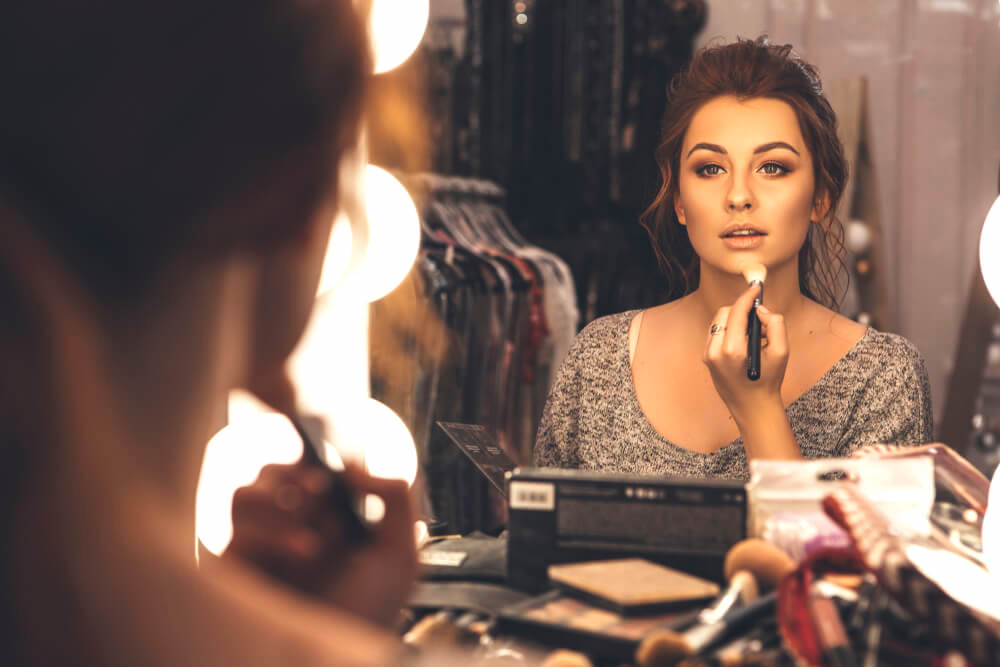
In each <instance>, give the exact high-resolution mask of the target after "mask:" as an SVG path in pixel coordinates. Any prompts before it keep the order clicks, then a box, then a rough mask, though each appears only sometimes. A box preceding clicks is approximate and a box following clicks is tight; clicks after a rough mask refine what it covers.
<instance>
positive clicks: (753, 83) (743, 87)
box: [641, 36, 847, 308]
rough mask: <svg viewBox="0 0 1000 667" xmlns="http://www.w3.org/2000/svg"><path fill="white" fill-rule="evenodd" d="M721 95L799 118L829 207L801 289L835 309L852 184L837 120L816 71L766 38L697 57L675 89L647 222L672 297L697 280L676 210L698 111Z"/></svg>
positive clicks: (816, 231)
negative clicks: (779, 105) (758, 100)
mask: <svg viewBox="0 0 1000 667" xmlns="http://www.w3.org/2000/svg"><path fill="white" fill-rule="evenodd" d="M722 95H732V96H735V97H737V98H739V99H750V98H754V97H766V98H772V99H777V100H781V101H783V102H786V103H787V104H788V105H789V106H791V107H792V109H793V110H794V111H795V114H796V116H797V117H798V120H799V127H800V129H801V131H802V136H803V138H804V140H805V142H806V146H808V148H809V152H810V153H811V154H812V157H813V165H814V172H815V181H816V197H817V199H819V198H820V197H822V196H823V195H826V196H827V197H828V198H829V203H830V208H829V210H828V211H827V213H826V215H825V216H824V218H823V220H821V221H820V222H819V223H818V224H812V225H810V227H809V232H808V233H807V235H806V241H805V243H804V244H803V245H802V249H801V250H800V251H799V262H798V264H799V289H800V290H801V291H802V293H803V294H805V295H806V296H807V297H809V298H811V299H813V300H815V301H818V302H820V303H822V304H824V305H826V306H829V307H831V308H836V307H837V306H838V305H839V302H840V299H841V296H842V292H841V293H840V294H838V286H839V283H840V281H841V276H842V275H844V274H845V273H846V266H845V264H844V229H843V225H842V224H841V223H840V221H839V220H838V218H837V216H836V211H837V205H838V203H839V202H840V197H841V195H842V194H843V192H844V186H845V185H846V183H847V161H846V159H845V158H844V151H843V146H842V145H841V143H840V140H839V139H838V137H837V117H836V115H835V114H834V112H833V108H832V107H831V106H830V103H829V102H828V101H827V99H826V97H824V95H823V87H822V84H821V83H820V80H819V75H818V74H817V73H816V70H815V68H813V67H812V66H811V65H809V64H808V63H806V62H804V61H803V60H801V59H800V58H798V57H797V56H795V55H794V54H793V52H792V46H791V45H790V44H785V45H781V46H779V45H775V44H771V43H770V42H768V40H767V37H764V36H762V37H758V38H757V39H756V40H748V39H737V41H736V42H733V43H731V44H725V45H722V46H711V47H706V48H705V49H702V50H700V51H698V52H697V53H695V55H694V58H693V59H692V61H691V63H690V64H689V65H688V67H687V68H685V69H684V70H683V71H682V72H680V73H678V74H677V76H675V77H674V79H673V81H672V82H671V84H670V89H669V91H668V99H667V110H666V112H665V114H664V117H663V133H662V140H661V143H660V145H659V147H658V148H657V150H656V162H657V164H658V166H659V168H660V174H661V177H662V184H661V186H660V189H659V192H657V194H656V198H655V199H654V200H653V203H652V204H650V206H649V208H647V209H646V211H645V212H644V213H643V214H642V217H641V222H642V225H643V227H645V229H646V232H647V233H648V234H649V238H650V240H651V242H652V244H653V252H655V253H656V257H657V260H658V261H659V263H660V266H661V267H662V268H663V270H664V272H665V273H666V276H667V282H668V291H669V294H670V297H671V298H677V297H679V296H683V295H684V294H688V293H690V292H692V291H693V290H694V289H696V288H697V286H698V278H699V263H698V256H697V254H696V253H695V251H694V248H693V247H692V246H691V242H690V240H689V239H688V235H687V230H686V229H685V228H684V227H683V225H681V224H680V222H679V221H678V220H677V215H676V213H675V211H674V206H673V202H674V197H675V195H676V194H677V192H678V190H677V188H678V185H677V178H676V174H677V173H678V169H679V166H680V154H681V147H682V145H683V142H684V135H685V133H686V132H687V129H688V126H689V125H690V123H691V119H692V117H693V116H694V114H695V113H696V112H697V111H698V109H700V108H701V107H702V106H703V105H704V104H705V103H707V102H709V101H711V100H712V99H714V98H716V97H719V96H722Z"/></svg>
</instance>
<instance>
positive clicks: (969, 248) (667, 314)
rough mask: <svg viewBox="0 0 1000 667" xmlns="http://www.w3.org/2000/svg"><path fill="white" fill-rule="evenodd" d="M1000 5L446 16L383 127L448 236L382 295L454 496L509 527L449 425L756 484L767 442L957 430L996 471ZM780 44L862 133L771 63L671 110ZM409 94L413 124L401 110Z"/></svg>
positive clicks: (676, 6)
mask: <svg viewBox="0 0 1000 667" xmlns="http://www.w3.org/2000/svg"><path fill="white" fill-rule="evenodd" d="M998 11H1000V9H998V7H997V6H996V5H995V3H992V2H957V3H942V2H930V3H919V4H918V5H904V4H889V5H885V4H879V5H878V6H873V5H871V3H827V2H817V3H775V2H766V1H762V2H747V3H739V5H738V6H735V7H733V6H728V5H727V6H726V7H725V8H720V7H717V6H716V5H715V4H714V3H711V2H707V3H706V2H681V3H630V2H607V3H583V2H566V3H545V2H537V1H528V0H525V1H521V2H498V3H492V2H475V1H469V2H460V1H458V0H451V1H447V0H432V2H431V3H430V19H429V23H428V29H427V33H426V35H425V38H424V41H423V43H422V45H421V47H420V48H419V49H418V51H417V53H416V54H415V56H414V57H413V58H412V59H411V61H409V62H407V63H406V64H405V65H404V66H403V67H402V68H400V70H399V71H397V72H395V73H391V74H389V75H386V76H384V77H383V78H382V80H380V81H377V82H376V91H375V96H376V100H377V103H376V104H375V105H374V106H375V107H376V112H375V116H376V120H375V122H373V124H372V126H371V155H372V159H373V161H375V162H376V163H380V164H384V165H386V166H388V167H390V168H393V169H395V170H396V173H399V174H401V178H402V179H403V180H404V181H405V184H406V186H407V188H408V189H409V190H410V192H411V194H413V195H414V197H415V198H416V199H417V201H418V207H419V208H420V211H421V225H422V241H421V251H420V255H419V258H418V260H417V263H416V265H415V267H414V270H413V271H412V272H411V274H410V275H409V276H408V278H407V280H406V282H404V285H403V286H402V287H400V288H399V289H398V290H397V291H396V292H394V293H392V294H390V295H389V296H388V297H387V298H386V299H383V300H382V301H379V302H377V303H375V304H374V305H373V307H372V313H371V314H372V317H371V329H370V336H371V364H372V366H371V372H372V390H373V395H374V396H375V397H377V398H379V399H380V400H384V401H385V402H386V403H387V404H388V405H390V406H392V407H394V408H395V409H397V410H398V411H399V413H400V414H401V415H403V416H404V421H406V422H407V424H408V425H409V426H410V427H411V429H412V430H413V432H414V438H415V442H416V443H417V447H418V450H419V452H420V458H421V462H422V467H423V470H424V472H425V473H426V475H427V482H428V484H427V496H428V499H429V507H430V508H431V509H432V510H433V511H434V512H435V513H439V514H441V515H443V516H444V517H447V518H448V519H450V520H451V521H452V522H455V521H458V522H459V523H462V522H466V523H464V524H463V525H466V526H472V525H475V526H488V525H490V524H491V523H492V525H493V527H499V526H500V525H502V522H503V516H502V514H503V512H502V509H501V508H502V505H503V503H502V502H500V500H499V499H498V498H496V497H495V494H492V495H491V492H490V491H488V485H486V483H485V482H484V481H483V480H482V479H480V477H479V476H478V474H477V473H475V470H474V469H473V468H472V467H471V464H469V463H468V462H467V461H466V460H465V458H464V456H462V455H461V454H460V453H458V452H457V451H456V449H455V448H454V446H453V445H452V443H450V442H449V441H448V439H447V438H443V437H440V435H441V434H436V433H435V429H434V426H433V425H434V423H435V422H437V421H446V422H461V423H467V424H480V425H483V426H485V427H486V428H487V429H489V430H490V431H492V432H493V433H495V435H496V438H497V441H498V443H499V444H500V446H501V447H502V448H503V449H504V451H505V452H506V453H507V454H508V455H509V456H510V457H511V458H512V459H513V460H514V461H515V462H517V463H520V464H531V463H544V464H546V465H557V466H566V467H578V468H584V469H591V470H621V471H642V472H651V473H665V472H679V473H685V474H694V475H700V476H716V475H718V476H733V477H736V478H739V477H744V476H745V475H746V467H745V466H746V456H747V455H748V454H749V455H750V456H751V457H753V456H754V453H753V451H754V445H753V443H752V442H748V441H747V432H752V431H754V430H758V431H760V432H763V433H764V434H765V436H764V438H763V439H764V441H765V442H764V443H762V445H761V447H762V449H761V450H759V451H760V452H761V456H770V455H778V454H779V453H782V452H783V455H804V456H806V457H813V456H820V455H830V454H834V455H847V454H849V453H850V452H851V451H852V450H853V449H854V448H856V447H858V446H861V445H862V444H868V443H869V442H875V441H879V442H900V443H909V444H917V443H921V442H930V441H935V440H944V441H946V442H948V443H949V444H951V445H952V446H954V447H955V448H956V449H957V450H959V451H961V452H963V453H964V455H966V456H967V457H968V458H969V459H970V460H971V461H973V462H974V463H976V464H977V465H979V466H980V467H981V468H982V469H983V470H985V471H987V472H992V469H993V467H995V465H996V462H997V460H998V459H997V456H996V454H995V451H994V448H995V446H996V445H995V443H996V442H997V440H996V437H995V436H994V435H993V432H994V428H995V422H996V420H997V419H998V418H1000V410H996V409H995V408H994V403H995V402H996V401H995V400H994V399H993V395H994V393H995V391H994V390H993V388H992V383H991V371H990V368H992V366H991V363H992V362H991V361H990V360H991V359H992V358H993V357H996V356H997V354H996V353H995V352H993V344H992V343H991V341H992V340H993V337H994V335H995V332H994V324H995V319H996V317H995V316H996V310H995V306H994V305H993V304H992V302H991V301H990V300H989V299H988V298H986V299H984V298H982V297H981V296H979V297H977V293H978V292H977V287H978V282H979V280H980V279H979V271H978V265H977V257H978V242H979V232H980V229H981V227H982V224H983V220H984V217H985V215H986V212H987V210H988V209H989V207H990V204H991V203H992V202H993V200H994V198H995V197H996V195H997V187H998V183H997V178H998V176H997V173H998V163H1000V130H998V129H997V127H996V124H995V123H994V122H992V119H993V118H994V117H995V113H994V110H995V109H996V108H997V105H998V103H1000V84H998V83H997V82H998V81H1000V77H998V74H1000V72H998V69H1000V66H998V62H1000V58H998V50H1000V40H998V39H997V31H998V25H997V24H998ZM759 36H766V38H767V43H768V44H770V45H771V47H768V48H767V49H765V48H763V47H758V53H761V54H764V53H768V52H775V49H776V48H777V47H780V46H782V45H785V44H788V45H790V48H791V51H790V52H789V53H788V54H787V56H785V57H786V58H787V62H788V63H790V64H789V67H792V68H797V69H801V68H805V70H804V71H805V72H808V71H810V70H809V69H808V68H810V67H812V68H814V69H815V72H816V73H817V76H818V85H820V86H821V87H822V91H823V99H824V100H825V101H826V102H828V104H829V108H830V109H831V110H832V111H833V114H834V115H835V118H836V120H835V121H833V120H830V121H827V124H826V125H825V126H823V125H822V123H821V122H819V121H815V120H814V121H812V125H810V118H814V117H815V113H813V114H812V115H810V113H808V112H807V111H806V110H805V109H806V108H808V106H809V104H810V102H809V101H807V100H806V99H805V98H806V96H805V95H798V96H796V95H795V94H794V93H787V94H786V93H780V94H779V93H777V92H775V90H774V89H770V90H769V89H767V88H766V86H767V85H768V83H767V76H765V73H766V72H767V71H768V70H767V66H764V65H761V66H760V67H761V69H759V70H756V71H753V72H752V73H751V74H750V76H749V80H748V81H747V83H746V86H745V87H744V88H740V83H739V81H738V76H737V74H738V73H737V72H735V71H734V70H733V67H732V66H730V67H729V68H728V69H727V67H726V66H725V65H724V64H721V63H719V62H714V63H712V64H711V66H709V65H706V66H705V70H704V75H705V77H707V78H709V79H710V78H711V75H712V74H714V75H716V78H718V79H720V81H718V82H715V81H712V82H709V81H701V82H699V81H694V80H690V81H689V82H688V84H687V87H681V88H680V89H675V93H674V94H675V96H676V97H674V98H671V97H669V96H668V94H667V91H668V87H669V85H670V82H671V81H672V80H674V77H675V76H676V75H677V74H678V73H679V72H681V71H683V70H684V69H685V68H687V67H688V66H689V65H690V63H691V59H692V56H693V55H694V54H695V53H700V52H702V50H703V49H705V48H706V47H709V48H711V47H722V46H724V45H726V44H731V43H733V42H734V41H735V40H737V39H738V38H740V37H742V38H744V39H746V40H750V41H748V42H746V44H747V46H746V47H745V48H748V49H749V48H750V47H749V44H752V43H754V42H753V41H752V40H755V39H756V38H757V37H759ZM757 43H758V44H762V43H763V42H757ZM723 52H724V49H717V50H716V51H715V52H714V53H716V54H717V57H721V54H722V53H723ZM710 53H711V52H710ZM743 55H747V54H746V53H744V54H743ZM800 64H801V66H800ZM772 65H773V67H774V68H775V71H776V72H777V71H778V70H780V67H779V66H778V65H777V64H772ZM713 68H714V69H713ZM774 76H778V75H777V74H774ZM802 76H803V78H802V79H801V80H800V81H799V82H798V84H797V85H798V86H799V88H800V89H802V90H805V87H806V86H807V84H808V83H809V79H808V76H807V75H806V74H803V75H802ZM676 85H677V84H676V83H675V86H676ZM713 85H714V86H715V88H712V86H713ZM774 85H781V84H774ZM784 85H786V86H790V85H792V84H790V83H789V82H784ZM699 86H700V87H699ZM685 95H687V96H688V97H690V98H691V99H690V105H691V107H692V110H691V112H688V113H687V115H686V116H685V112H683V111H681V110H678V109H677V106H678V105H679V104H681V103H683V100H684V98H685ZM782 95H785V96H784V97H782ZM756 98H760V99H756ZM776 98H777V99H778V100H779V101H776ZM671 99H674V100H675V101H674V105H673V107H672V106H671V104H670V103H669V100H671ZM400 100H409V105H408V106H407V109H408V111H407V112H406V114H407V118H408V119H409V122H405V123H404V122H400V118H401V114H402V113H403V112H402V111H401V110H400V108H401V107H400V105H393V104H389V103H386V104H380V103H378V102H390V101H400ZM677 100H680V101H679V102H678V101H677ZM709 102H710V103H711V104H708V103H709ZM379 108H382V109H383V110H382V111H378V109H379ZM393 108H394V110H390V109H393ZM814 108H815V103H814ZM671 114H673V115H671ZM404 126H405V127H406V128H407V129H405V130H403V129H401V127H404ZM414 128H420V130H415V129H414ZM421 130H422V131H421ZM671 132H673V134H674V135H676V136H674V137H673V138H674V139H675V140H676V141H674V143H673V144H671V143H670V138H671V137H670V133H671ZM824 132H826V134H825V135H824V134H823V133H824ZM695 135H697V138H695ZM834 136H835V137H836V140H834V139H833V137H834ZM674 144H676V145H674ZM779 144H784V146H782V145H779ZM838 144H839V145H838ZM762 147H765V148H767V149H768V150H766V151H765V150H761V151H758V150H757V149H760V148H762ZM692 149H695V150H692ZM831 151H834V152H839V154H840V156H841V159H842V160H843V167H844V168H843V169H842V171H838V168H836V167H832V166H831V158H830V156H829V153H830V152H831ZM834 162H835V160H834ZM797 179H799V180H797ZM831 195H833V196H832V197H831ZM793 200H794V201H793ZM727 207H729V208H727ZM737 210H739V211H740V214H739V215H736V214H735V213H734V211H737ZM689 217H690V218H691V219H690V221H689V220H688V219H687V218H689ZM713 225H714V227H712V226H713ZM731 225H736V228H734V229H726V227H727V226H731ZM741 225H743V228H740V226H741ZM788 225H791V226H790V227H789V226H788ZM796 225H797V226H796ZM715 227H719V228H720V229H715ZM779 239H780V243H776V242H778V241H779ZM782 244H786V245H787V247H785V245H782ZM778 245H782V247H783V248H784V249H783V250H782V251H778V250H777V246H778ZM772 248H773V249H774V250H773V252H774V253H775V255H774V256H772V255H771V254H769V253H771V252H772ZM782 253H784V254H782ZM779 256H780V257H782V258H784V259H776V258H777V257H779ZM793 257H794V258H795V261H792V258H793ZM757 262H760V263H762V264H764V266H765V268H766V269H767V277H766V278H765V280H764V285H765V289H764V290H763V292H764V295H765V296H764V298H763V305H764V307H765V309H767V311H768V313H769V314H768V315H765V316H764V318H763V319H762V324H761V326H762V332H763V336H762V347H763V351H762V353H761V354H762V364H763V376H762V378H761V380H759V381H756V382H754V381H749V380H745V379H742V380H741V377H740V375H741V372H742V370H743V368H742V367H741V364H744V363H745V361H744V360H743V359H744V358H745V356H746V353H742V354H736V353H735V352H734V350H735V348H737V347H740V346H741V345H745V342H744V341H745V340H746V336H743V334H742V333H741V334H740V336H733V335H730V334H731V333H732V332H731V331H730V328H728V327H726V325H727V324H728V323H730V320H729V317H728V315H725V314H720V309H723V308H730V309H732V307H733V306H734V305H735V304H737V303H738V302H739V303H740V304H741V307H742V305H743V304H742V301H740V300H741V299H743V300H746V299H749V300H750V301H749V302H752V300H753V297H752V296H747V294H748V293H747V290H746V286H747V281H746V280H745V278H743V277H742V275H741V274H742V272H743V270H744V269H745V268H746V265H748V264H754V263H757ZM810 262H811V263H810ZM709 295H710V298H709ZM800 299H804V300H802V301H801V302H800V301H799V300H800ZM749 302H748V303H749ZM800 303H801V304H805V306H804V307H803V308H802V309H800V308H799V307H798V305H799V304H800ZM773 315H781V319H782V320H784V325H785V333H784V335H783V336H781V337H779V339H775V336H774V334H773V329H772V328H771V327H769V326H768V324H767V322H766V321H764V320H766V319H767V317H771V316H773ZM716 319H718V321H716ZM732 325H733V328H734V329H740V331H741V332H742V331H744V330H745V329H746V323H745V321H744V320H743V319H740V318H738V317H737V318H735V320H734V321H733V322H732ZM713 326H714V329H719V330H721V329H725V330H724V331H721V333H719V334H718V335H715V336H713V335H712V334H710V333H709V331H710V330H714V329H713ZM581 331H582V332H584V333H583V334H580V332H581ZM769 332H770V334H771V335H768V334H769ZM973 332H975V333H973ZM578 334H579V337H578ZM741 337H742V338H741ZM730 338H732V340H730ZM737 339H740V340H739V341H738V340H737ZM782 339H783V340H782ZM574 343H575V344H576V348H574V347H573V346H574ZM571 349H575V352H571ZM723 350H729V351H730V352H733V354H734V355H735V356H732V358H731V359H729V360H728V361H727V360H726V359H725V358H724V354H723V353H722V352H721V351H723ZM737 356H739V357H741V358H740V359H736V357H737ZM706 359H708V360H709V361H708V363H706ZM712 359H715V361H712ZM727 364H728V365H727ZM782 364H784V369H783V375H782V378H781V379H780V380H778V379H776V378H775V376H774V375H773V374H771V375H769V371H775V370H777V369H778V367H780V366H781V365H782ZM851 366H856V371H857V372H856V373H854V372H853V371H852V372H848V371H847V368H848V367H851ZM560 369H562V371H560ZM560 373H561V377H562V379H561V380H560ZM847 375H850V378H849V379H848V378H847V377H846V376H847ZM584 378H585V379H584ZM900 378H905V381H902V382H900V381H897V380H899V379H900ZM739 380H741V382H739ZM769 383H772V384H771V386H772V389H771V391H770V394H768V390H767V389H766V387H768V386H769ZM775 383H776V384H775ZM775 386H777V389H775V388H774V387H775ZM835 388H836V389H835ZM866 392H871V393H866ZM762 395H768V396H769V398H766V399H764V398H761V396H762ZM847 395H850V398H847ZM852 401H853V402H852ZM547 403H548V408H546V404H547ZM779 403H780V408H778V407H775V406H776V405H777V404H779ZM751 406H753V407H751ZM763 406H771V407H763ZM859 406H865V408H866V409H869V410H871V412H870V413H867V412H866V415H867V416H866V418H865V419H860V418H859V416H858V415H859V413H858V410H859ZM878 406H881V407H878ZM741 411H742V412H741ZM786 412H787V414H784V413H786ZM994 412H996V413H997V414H996V415H994ZM765 413H769V414H771V415H772V417H773V419H770V420H769V418H765V417H764V416H763V415H764V414H765ZM782 422H784V423H782ZM861 422H864V423H866V424H868V426H867V428H869V429H872V430H865V429H859V427H858V424H859V423H861ZM806 423H809V424H811V428H813V429H815V432H816V433H817V434H818V433H822V434H824V437H818V436H817V435H813V436H809V435H807V434H806V433H805V431H807V430H809V429H807V428H806V427H805V426H804V424H806ZM775 424H777V427H776V426H775ZM540 426H541V430H539V427H540ZM775 433H778V434H779V435H780V437H778V436H775ZM750 437H751V440H752V436H750ZM782 443H784V444H782ZM793 443H794V445H793ZM793 446H794V447H795V448H793ZM783 448H786V449H787V451H785V450H784V449H783Z"/></svg>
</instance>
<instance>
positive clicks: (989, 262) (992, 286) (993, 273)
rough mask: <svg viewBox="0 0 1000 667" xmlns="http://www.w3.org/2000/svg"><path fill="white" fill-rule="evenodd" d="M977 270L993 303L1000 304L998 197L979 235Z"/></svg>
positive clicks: (999, 201) (999, 211)
mask: <svg viewBox="0 0 1000 667" xmlns="http://www.w3.org/2000/svg"><path fill="white" fill-rule="evenodd" d="M979 268H980V270H982V272H983V281H984V282H985V283H986V289H987V290H989V293H990V296H991V297H992V298H993V301H995V302H996V303H998V304H1000V197H997V198H996V201H994V202H993V206H991V207H990V210H989V213H987V214H986V222H984V223H983V231H982V233H981V234H980V235H979Z"/></svg>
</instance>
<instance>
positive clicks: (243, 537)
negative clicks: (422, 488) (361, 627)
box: [223, 463, 417, 627]
mask: <svg viewBox="0 0 1000 667" xmlns="http://www.w3.org/2000/svg"><path fill="white" fill-rule="evenodd" d="M343 475H344V480H345V481H346V482H347V484H348V485H349V487H350V489H351V491H352V492H353V493H356V494H358V495H359V497H364V496H365V495H367V494H373V495H376V496H378V497H380V498H381V499H382V501H383V503H384V504H385V516H384V517H383V518H382V520H381V521H380V522H379V523H378V524H376V525H374V526H372V533H371V538H370V539H369V540H368V541H366V542H365V543H363V544H349V543H347V541H346V540H345V539H344V526H343V525H342V524H341V522H340V521H339V520H338V518H337V516H336V513H335V512H334V511H333V510H332V509H331V508H330V505H329V504H328V495H327V492H328V491H329V485H330V484H331V483H334V479H333V475H332V474H331V473H330V471H328V470H326V469H325V468H320V467H317V466H314V465H307V464H303V463H295V464H291V465H269V466H266V467H265V468H263V469H262V470H261V472H260V475H259V476H258V478H257V480H256V481H255V482H254V483H253V484H251V485H250V486H246V487H242V488H240V489H239V490H237V492H236V494H235V495H234V497H233V540H232V542H231V543H230V545H229V547H228V548H227V550H226V552H225V554H224V555H223V557H224V558H238V559H241V560H243V561H244V562H247V563H250V564H252V565H254V566H256V567H258V568H259V569H261V570H262V571H264V572H266V573H268V574H270V575H272V576H274V577H275V578H277V579H278V580H280V581H282V582H283V583H285V584H287V585H290V586H292V587H294V588H296V589H298V590H299V591H302V592H305V593H307V594H310V595H313V596H315V597H318V598H321V599H323V600H326V601H328V602H330V603H331V604H333V605H335V606H337V607H339V608H342V609H345V610H347V611H349V612H352V613H355V614H357V615H359V616H362V617H364V618H366V619H368V620H370V621H372V622H374V623H377V624H379V625H382V626H384V627H389V626H391V625H392V624H393V623H394V622H395V621H396V619H397V616H398V614H399V611H400V609H401V608H402V607H403V605H405V603H406V601H407V599H408V598H409V595H410V593H411V591H412V588H413V585H414V582H415V580H416V574H417V552H416V542H415V539H414V528H413V526H414V514H413V506H412V503H411V500H410V494H409V488H408V487H407V484H406V483H405V482H403V481H400V480H392V479H381V478H378V477H372V476H371V475H369V474H367V473H366V472H364V471H363V470H362V469H361V468H359V467H357V466H353V465H348V466H347V467H346V468H345V470H344V472H343Z"/></svg>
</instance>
